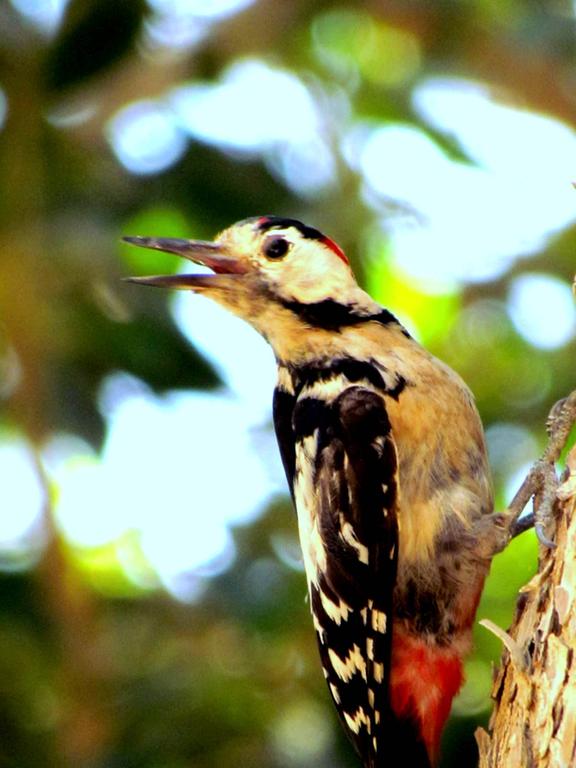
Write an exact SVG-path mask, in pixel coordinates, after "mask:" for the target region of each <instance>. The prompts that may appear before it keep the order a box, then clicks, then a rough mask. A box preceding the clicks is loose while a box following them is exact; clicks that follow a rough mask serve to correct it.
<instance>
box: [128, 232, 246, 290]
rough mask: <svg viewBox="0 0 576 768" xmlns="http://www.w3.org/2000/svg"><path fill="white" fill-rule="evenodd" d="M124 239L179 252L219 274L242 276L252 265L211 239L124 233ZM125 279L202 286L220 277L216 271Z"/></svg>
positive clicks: (149, 282)
mask: <svg viewBox="0 0 576 768" xmlns="http://www.w3.org/2000/svg"><path fill="white" fill-rule="evenodd" d="M122 239H123V240H124V241H125V242H127V243H130V244H131V245H138V246H140V247H141V248H152V249H154V250H157V251H166V252H168V253H177V254H178V255H179V256H183V257H184V258H185V259H188V260H189V261H192V262H194V264H202V265H203V266H205V267H209V269H211V270H213V271H214V272H216V273H217V274H220V275H227V276H239V275H243V274H245V273H246V272H248V271H249V265H248V264H247V263H246V262H245V261H241V260H240V259H238V258H235V257H233V256H231V255H230V254H229V253H227V252H226V249H225V247H224V245H222V244H221V243H211V242H207V241H205V240H181V239H179V238H175V237H123V238H122ZM126 280H128V281H129V282H131V283H140V285H154V286H157V287H160V288H188V289H201V288H207V287H209V286H210V285H215V284H216V283H217V281H218V278H217V277H216V276H215V275H153V276H150V277H127V278H126Z"/></svg>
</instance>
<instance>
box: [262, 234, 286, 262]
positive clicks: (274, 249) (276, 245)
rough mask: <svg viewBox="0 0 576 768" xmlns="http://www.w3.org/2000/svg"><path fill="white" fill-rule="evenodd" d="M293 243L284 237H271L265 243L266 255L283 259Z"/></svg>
mask: <svg viewBox="0 0 576 768" xmlns="http://www.w3.org/2000/svg"><path fill="white" fill-rule="evenodd" d="M291 245H292V243H290V242H288V240H286V239H285V238H283V237H271V238H270V240H268V241H267V242H266V243H265V244H264V249H263V250H264V255H265V256H266V258H267V259H281V258H282V257H283V256H286V254H287V253H288V251H289V250H290V246H291Z"/></svg>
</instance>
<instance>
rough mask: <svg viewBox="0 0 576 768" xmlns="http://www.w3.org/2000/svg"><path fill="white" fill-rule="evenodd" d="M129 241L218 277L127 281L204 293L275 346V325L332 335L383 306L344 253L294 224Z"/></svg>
mask: <svg viewBox="0 0 576 768" xmlns="http://www.w3.org/2000/svg"><path fill="white" fill-rule="evenodd" d="M124 240H125V241H127V242H128V243H131V244H133V245H137V246H141V247H144V248H153V249H156V250H160V251H167V252H170V253H176V254H178V255H180V256H183V257H184V258H186V259H188V260H189V261H192V262H194V263H195V264H202V265H204V266H206V267H209V268H210V269H211V270H212V271H213V273H214V274H177V275H168V276H153V277H134V278H128V279H129V280H130V281H132V282H135V283H140V284H143V285H152V286H159V287H167V288H180V289H187V290H191V291H193V292H195V293H201V294H204V295H206V296H208V297H209V298H211V299H213V300H214V301H216V302H217V303H219V304H221V305H223V306H224V307H226V308H227V309H228V310H230V311H231V312H233V313H234V314H236V315H239V316H240V317H241V318H243V319H244V320H246V321H247V322H249V323H250V324H251V325H253V326H254V327H255V328H256V330H257V331H259V332H260V333H261V334H262V335H263V336H264V337H265V338H267V339H268V340H269V341H270V343H271V344H272V346H273V347H274V348H275V349H276V348H277V345H276V344H275V339H274V337H275V333H274V331H275V329H277V328H280V327H281V328H282V336H283V338H284V339H285V338H287V336H288V335H289V332H290V331H292V332H293V333H294V334H298V333H299V332H300V333H301V332H302V330H303V328H304V327H306V328H307V329H308V330H310V329H311V328H314V327H316V328H318V327H320V328H322V327H324V329H328V328H329V329H331V330H334V328H337V327H338V323H339V322H340V320H339V319H338V318H342V319H343V318H344V316H345V315H347V313H353V314H354V313H356V314H355V316H366V315H369V314H371V313H374V312H378V311H380V309H381V308H380V307H379V306H378V305H377V304H376V303H375V302H374V301H372V299H370V297H369V296H368V295H367V294H366V293H364V291H362V290H361V289H360V288H359V286H358V284H357V282H356V279H355V277H354V275H353V273H352V270H351V268H350V264H349V262H348V259H347V258H346V256H345V254H344V252H343V251H342V250H341V248H340V247H339V246H338V245H336V243H335V242H334V241H332V240H331V239H330V238H328V237H326V236H325V235H323V234H322V233H321V232H319V231H318V230H317V229H314V228H313V227H309V226H307V225H305V224H302V222H300V221H297V220H296V219H286V218H281V217H278V216H260V217H253V218H250V219H245V220H243V221H240V222H238V223H236V224H233V225H232V226H231V227H228V229H225V230H224V231H223V232H221V233H220V234H219V235H218V236H217V237H216V239H215V240H214V241H213V242H209V241H202V240H181V239H174V238H155V237H125V238H124ZM358 313H359V315H358ZM276 351H278V350H276Z"/></svg>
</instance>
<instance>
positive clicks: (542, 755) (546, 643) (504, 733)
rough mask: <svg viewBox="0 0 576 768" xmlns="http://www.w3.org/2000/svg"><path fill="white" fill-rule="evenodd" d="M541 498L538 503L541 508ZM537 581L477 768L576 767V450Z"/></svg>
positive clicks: (503, 671)
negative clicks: (550, 543) (549, 544)
mask: <svg viewBox="0 0 576 768" xmlns="http://www.w3.org/2000/svg"><path fill="white" fill-rule="evenodd" d="M537 501H538V495H537V496H536V502H537ZM553 510H554V515H553V519H552V522H551V523H550V526H549V527H548V529H547V531H546V535H547V536H549V537H550V538H551V539H552V540H553V541H554V542H555V543H556V547H555V548H548V547H545V546H541V552H540V558H539V568H538V573H537V574H536V575H535V576H534V578H533V579H532V580H531V581H530V583H529V584H527V585H526V586H525V587H524V588H523V589H522V590H521V594H520V598H519V600H518V605H517V609H516V617H515V619H514V622H513V625H512V627H511V629H510V630H509V634H506V633H501V632H498V634H499V636H501V638H502V639H503V641H504V644H505V646H506V648H505V650H504V653H503V658H502V663H501V665H500V668H499V669H498V671H497V673H496V678H495V682H494V689H493V692H492V696H493V698H494V700H495V708H494V712H493V714H492V718H491V721H490V735H489V734H488V733H487V732H486V731H484V730H483V729H478V731H477V733H476V739H477V741H478V746H479V750H480V763H479V768H570V766H576V658H575V651H576V446H574V447H573V448H572V450H571V452H570V454H569V456H568V458H567V469H566V474H565V476H564V478H563V482H562V484H561V485H560V486H559V488H558V489H557V491H556V499H555V502H554V506H553Z"/></svg>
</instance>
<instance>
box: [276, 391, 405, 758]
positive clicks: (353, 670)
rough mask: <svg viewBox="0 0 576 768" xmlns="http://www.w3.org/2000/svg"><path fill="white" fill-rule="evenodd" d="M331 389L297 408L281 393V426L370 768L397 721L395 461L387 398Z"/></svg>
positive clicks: (319, 598)
mask: <svg viewBox="0 0 576 768" xmlns="http://www.w3.org/2000/svg"><path fill="white" fill-rule="evenodd" d="M332 384H333V386H331V387H329V388H326V389H325V390H324V391H323V390H322V388H319V387H313V388H310V389H307V388H304V389H303V390H302V391H301V392H300V394H299V396H298V398H297V399H294V401H293V408H290V407H289V396H288V395H287V394H286V393H284V394H282V393H278V395H277V400H276V401H275V423H276V429H277V433H278V439H279V443H280V449H281V453H282V458H283V460H284V466H285V468H286V472H287V474H288V479H289V481H291V485H292V492H293V498H294V501H295V505H296V510H297V513H298V526H299V533H300V542H301V546H302V552H303V557H304V564H305V568H306V575H307V579H308V588H309V593H310V603H311V609H312V615H313V618H314V625H315V629H316V632H317V636H318V643H319V648H320V655H321V660H322V666H323V668H324V674H325V677H326V679H327V682H328V686H329V688H330V692H331V694H332V698H333V699H334V702H335V704H336V707H337V709H338V712H339V715H340V718H341V720H342V722H343V724H344V727H345V729H346V731H347V732H348V734H349V736H350V738H351V739H352V741H353V743H354V745H355V746H356V749H357V750H358V752H359V753H360V755H361V756H362V758H363V760H364V762H365V765H368V766H371V765H376V764H377V756H376V753H377V750H378V745H379V743H381V741H382V738H381V734H383V733H384V730H385V728H386V726H387V724H389V722H390V721H389V700H388V689H389V673H390V654H391V631H392V594H393V589H394V584H395V578H396V563H397V551H398V510H397V497H398V493H397V491H398V488H397V456H396V449H395V446H394V442H393V438H392V434H391V428H390V422H389V419H388V415H387V413H386V407H385V403H384V399H383V397H382V396H381V395H380V394H378V393H377V392H375V391H374V390H373V389H371V388H368V387H364V386H350V384H349V382H346V385H344V383H343V386H342V387H341V388H340V389H339V390H338V387H337V386H334V384H335V382H332ZM289 411H291V414H290V418H288V413H289ZM291 445H292V446H293V448H291Z"/></svg>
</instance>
